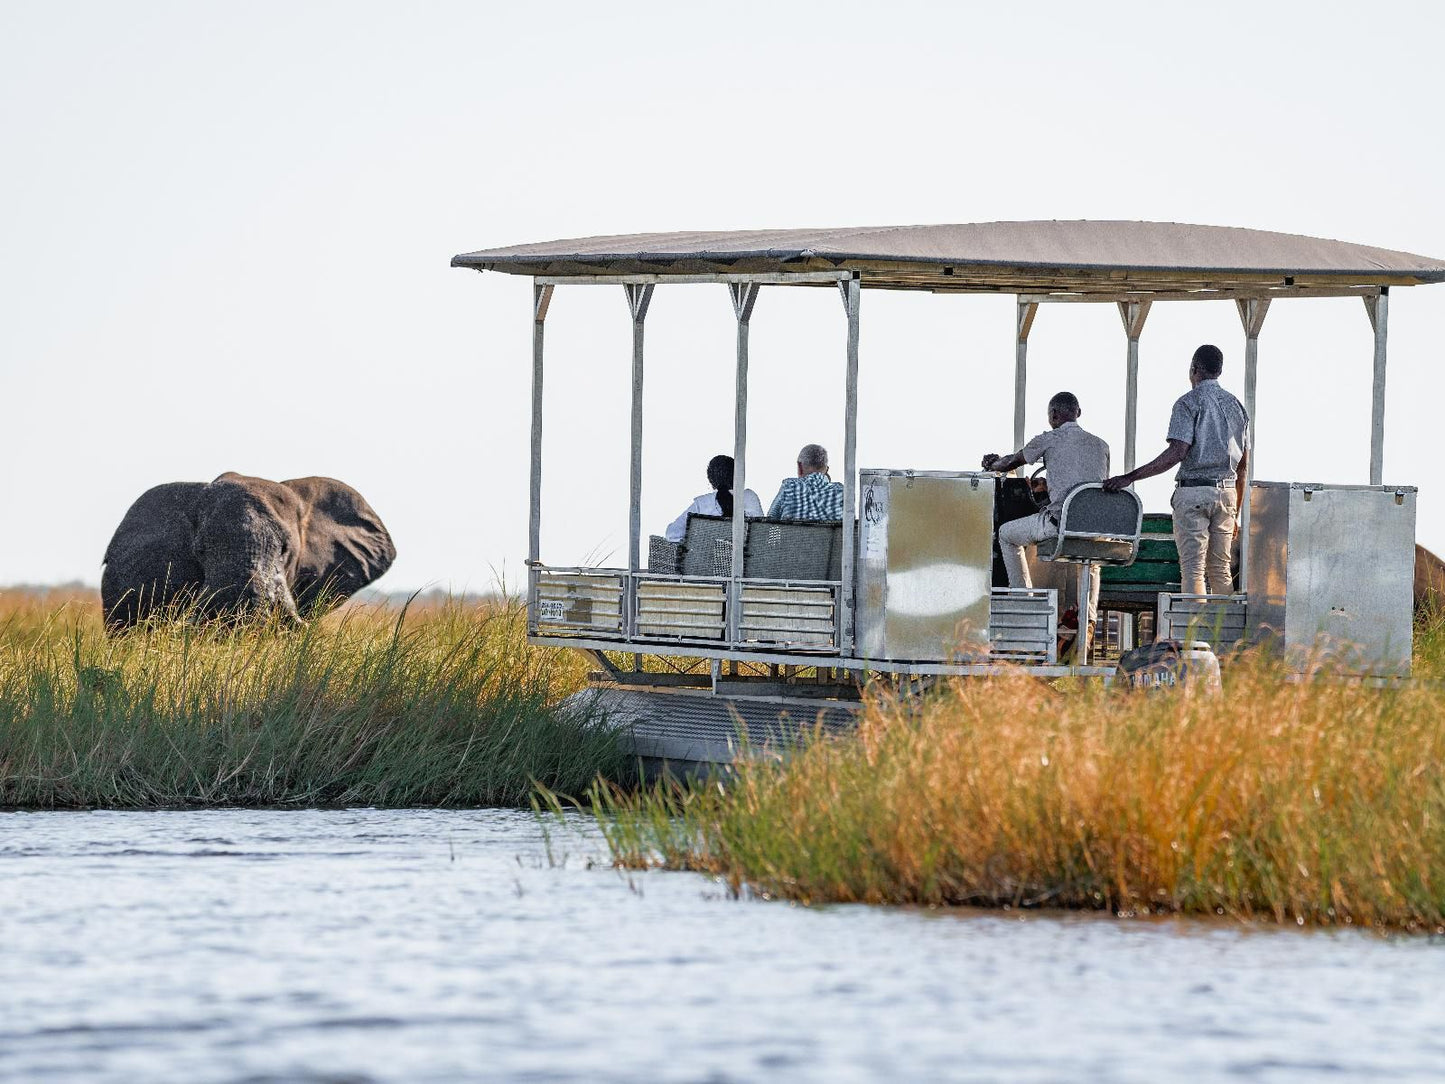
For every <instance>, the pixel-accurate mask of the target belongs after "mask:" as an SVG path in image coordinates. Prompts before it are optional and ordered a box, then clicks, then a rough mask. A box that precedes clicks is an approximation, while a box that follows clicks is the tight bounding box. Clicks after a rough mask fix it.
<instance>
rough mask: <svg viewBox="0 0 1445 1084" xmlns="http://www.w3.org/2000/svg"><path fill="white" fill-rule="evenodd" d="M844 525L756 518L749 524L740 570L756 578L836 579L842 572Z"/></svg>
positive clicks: (826, 522)
mask: <svg viewBox="0 0 1445 1084" xmlns="http://www.w3.org/2000/svg"><path fill="white" fill-rule="evenodd" d="M842 535H843V525H842V524H841V523H837V522H828V521H818V520H795V519H757V520H752V521H751V522H750V523H749V525H748V540H747V547H746V549H745V550H744V551H743V574H744V575H746V576H748V577H749V578H750V579H759V580H836V579H839V578H840V576H841V572H840V569H841V566H842V543H841V541H840V540H841V538H842Z"/></svg>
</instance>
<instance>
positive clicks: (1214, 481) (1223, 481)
mask: <svg viewBox="0 0 1445 1084" xmlns="http://www.w3.org/2000/svg"><path fill="white" fill-rule="evenodd" d="M1174 484H1175V485H1176V486H1181V487H1182V486H1213V487H1214V488H1216V489H1219V488H1222V487H1224V486H1232V485H1234V479H1233V478H1176V479H1174Z"/></svg>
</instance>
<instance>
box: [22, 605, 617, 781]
mask: <svg viewBox="0 0 1445 1084" xmlns="http://www.w3.org/2000/svg"><path fill="white" fill-rule="evenodd" d="M524 629H525V626H524V622H523V615H522V612H521V607H520V605H519V604H517V603H515V602H509V601H505V600H503V601H494V602H486V603H481V604H471V605H463V604H461V603H452V604H447V605H441V606H434V607H424V608H420V609H414V610H411V611H398V610H394V609H388V608H386V607H368V606H362V605H357V604H355V603H353V604H351V605H349V606H347V607H346V608H344V609H343V610H342V611H340V612H338V613H336V614H333V615H331V616H329V617H327V618H324V619H320V620H317V621H314V622H312V623H311V624H309V625H307V626H306V627H305V628H301V629H291V630H287V629H277V628H265V627H260V628H258V627H255V626H249V627H247V626H242V627H224V626H215V625H212V626H198V625H196V624H195V623H191V622H186V621H180V620H172V621H154V622H152V623H149V624H147V625H144V626H142V627H140V628H138V629H136V630H134V631H133V632H131V633H130V634H128V635H125V636H121V637H115V638H109V639H107V638H106V637H105V635H104V634H103V630H102V627H101V620H100V609H99V604H98V600H96V599H95V598H94V597H93V596H89V595H85V594H79V595H76V596H75V597H72V598H69V599H60V600H57V599H53V598H52V599H38V598H36V597H34V596H27V595H24V594H20V593H0V806H4V807H23V808H35V809H50V808H90V807H105V808H115V809H145V808H156V807H186V806H191V807H194V806H238V805H245V806H286V805H378V806H476V805H507V806H521V805H526V804H527V802H528V800H529V796H530V794H531V792H532V788H533V786H534V783H541V784H543V785H544V786H547V787H550V788H555V789H557V790H561V791H564V792H572V793H578V792H580V791H581V790H582V789H583V788H585V787H586V786H587V784H588V783H589V782H590V781H591V780H593V779H595V778H596V777H597V776H598V775H599V774H601V775H603V776H606V777H608V778H613V779H622V778H624V777H625V771H626V761H625V758H624V757H623V755H622V754H621V752H620V750H619V748H618V744H617V742H616V739H615V737H614V735H613V734H612V733H610V732H609V731H608V730H607V729H606V728H605V727H603V726H602V725H600V723H599V722H598V721H597V720H595V719H592V718H587V717H582V716H578V715H575V714H572V713H568V712H566V711H564V710H562V709H561V708H559V707H558V706H557V704H558V701H559V700H560V699H562V698H563V697H564V696H565V695H566V694H567V693H569V692H572V691H574V690H575V689H577V688H579V687H580V685H581V683H582V678H583V672H582V669H581V664H580V663H578V662H575V661H573V658H572V656H571V654H570V653H561V652H555V651H547V650H543V649H539V648H534V647H530V646H528V644H527V643H526V638H525V634H524Z"/></svg>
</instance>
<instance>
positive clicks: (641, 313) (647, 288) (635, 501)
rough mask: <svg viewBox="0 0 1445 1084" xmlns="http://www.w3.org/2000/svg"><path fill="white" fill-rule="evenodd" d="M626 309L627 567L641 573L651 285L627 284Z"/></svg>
mask: <svg viewBox="0 0 1445 1084" xmlns="http://www.w3.org/2000/svg"><path fill="white" fill-rule="evenodd" d="M622 289H623V290H624V291H625V292H626V294H627V307H628V309H629V310H630V311H631V313H632V474H631V486H630V491H629V492H630V496H631V500H632V505H631V515H630V516H629V518H628V522H627V567H628V569H629V570H630V571H631V572H632V574H633V575H636V574H637V573H638V572H641V571H642V327H643V321H644V320H646V319H647V306H648V305H650V304H651V303H652V290H653V287H652V284H651V283H648V284H647V285H641V284H636V283H628V284H627V285H625V286H623V287H622Z"/></svg>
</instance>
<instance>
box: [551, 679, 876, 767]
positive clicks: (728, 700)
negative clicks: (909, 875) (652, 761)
mask: <svg viewBox="0 0 1445 1084" xmlns="http://www.w3.org/2000/svg"><path fill="white" fill-rule="evenodd" d="M568 703H569V704H575V705H576V706H578V707H579V708H584V709H586V708H590V709H591V710H594V711H601V712H602V713H604V714H605V715H606V717H607V719H608V720H609V721H610V722H611V723H612V724H613V725H614V726H617V727H618V728H621V729H624V730H625V731H626V734H627V741H626V748H627V752H628V753H629V754H630V755H632V756H638V757H649V758H657V759H660V760H667V761H674V762H694V763H699V764H731V763H732V761H733V759H734V756H735V754H736V752H737V750H738V748H739V747H740V746H741V744H742V735H743V733H744V732H746V735H747V744H748V745H749V746H751V747H752V748H755V749H758V748H766V749H779V748H786V747H788V746H791V745H793V744H794V743H795V742H796V741H797V740H798V738H799V737H800V736H802V735H804V734H808V733H811V732H812V731H813V729H814V727H816V726H817V725H819V723H820V722H821V724H822V727H823V730H824V731H825V732H826V733H828V734H841V733H846V732H848V731H850V730H852V729H853V727H854V726H855V725H856V723H857V712H858V710H859V706H858V705H850V704H844V703H841V702H839V701H836V700H830V701H826V702H821V703H820V702H818V701H816V700H804V699H801V698H800V699H785V698H782V697H767V698H764V697H757V698H742V697H719V696H714V695H712V694H711V693H693V692H647V691H638V690H633V689H614V688H606V687H599V688H595V689H588V690H585V691H583V692H580V693H576V694H574V695H573V696H572V697H570V698H569V700H568Z"/></svg>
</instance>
